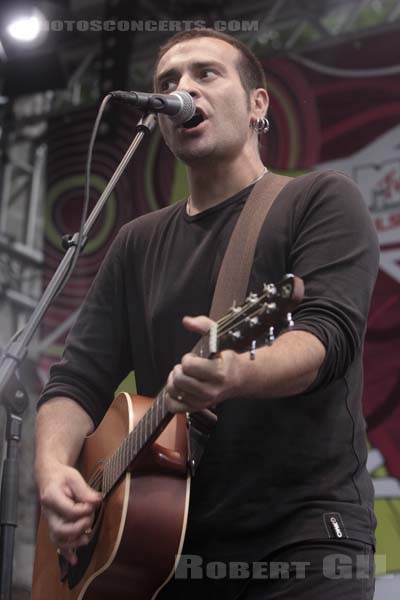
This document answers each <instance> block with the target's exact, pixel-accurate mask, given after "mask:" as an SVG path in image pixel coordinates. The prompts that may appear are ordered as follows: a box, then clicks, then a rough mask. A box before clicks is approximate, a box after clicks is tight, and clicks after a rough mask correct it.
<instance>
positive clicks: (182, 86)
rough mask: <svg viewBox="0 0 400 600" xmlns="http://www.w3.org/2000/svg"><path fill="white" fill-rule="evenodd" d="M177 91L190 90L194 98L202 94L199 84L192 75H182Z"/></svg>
mask: <svg viewBox="0 0 400 600" xmlns="http://www.w3.org/2000/svg"><path fill="white" fill-rule="evenodd" d="M175 91H176V92H188V93H189V94H190V95H191V96H192V98H198V97H199V96H200V92H199V89H198V86H197V85H196V82H195V81H194V80H193V78H192V77H191V76H190V75H182V77H181V78H180V80H179V83H178V85H177V88H176V90H175Z"/></svg>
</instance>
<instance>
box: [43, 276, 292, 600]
mask: <svg viewBox="0 0 400 600" xmlns="http://www.w3.org/2000/svg"><path fill="white" fill-rule="evenodd" d="M303 294H304V286H303V282H302V280H301V279H299V278H297V277H294V276H293V275H286V276H285V277H284V279H282V281H280V282H279V283H277V284H266V285H264V287H263V292H262V294H261V295H260V296H258V295H256V294H250V295H249V296H248V298H247V299H246V301H245V302H244V304H242V305H241V306H233V307H232V308H231V310H230V311H229V312H228V314H226V315H225V316H224V317H223V318H221V319H219V320H218V321H217V322H216V323H215V324H214V325H213V327H212V328H211V330H210V332H209V333H208V334H207V335H205V336H203V338H202V339H201V344H200V346H198V348H199V350H198V354H199V356H204V357H206V358H210V359H212V358H213V356H215V354H216V353H218V352H221V351H222V350H225V349H233V350H236V351H244V350H246V349H247V348H249V347H250V348H252V350H251V352H252V351H254V340H256V339H257V338H259V337H260V336H261V335H264V334H265V332H268V333H267V336H268V338H269V341H271V338H272V329H273V328H274V327H275V326H277V325H278V324H280V325H281V326H282V327H284V326H285V325H284V324H283V321H284V320H286V324H287V325H290V324H291V323H293V322H292V317H291V311H292V309H293V308H294V307H295V306H296V305H297V304H298V303H299V302H300V301H301V300H302V298H303ZM164 394H165V388H163V389H162V390H161V392H160V393H159V394H158V396H157V397H156V398H155V399H153V398H146V397H143V396H136V395H130V394H128V393H121V394H119V395H118V396H117V397H116V398H115V399H114V401H113V403H112V404H111V406H110V408H109V410H108V411H107V413H106V415H105V417H104V419H103V420H102V422H101V423H100V425H99V426H98V428H97V429H96V431H95V432H94V433H92V434H91V435H90V436H88V437H87V438H86V440H85V443H84V445H83V448H82V452H81V454H80V458H79V461H78V464H77V465H76V466H77V468H78V469H79V471H80V472H81V474H82V475H83V477H84V478H85V480H86V481H87V482H88V483H89V485H90V486H92V487H93V488H94V489H96V490H98V491H100V492H101V493H102V495H103V502H102V504H101V507H100V508H99V509H98V511H97V514H96V516H95V521H94V523H93V526H92V533H91V539H90V542H89V544H88V545H86V546H82V547H79V548H78V549H77V558H78V563H77V565H75V566H71V565H70V564H69V563H68V562H67V561H66V560H65V559H64V558H63V557H61V556H59V555H58V554H57V551H56V548H55V547H54V545H53V544H52V543H51V541H50V539H49V534H48V529H47V523H46V520H45V518H44V517H43V515H42V516H41V517H40V521H39V527H38V535H37V544H36V553H35V563H34V572H33V584H32V596H31V598H32V600H110V599H114V598H115V600H128V599H129V600H152V599H154V598H156V597H157V595H158V593H159V592H160V590H161V589H162V588H163V587H164V586H165V585H166V583H167V582H168V581H169V580H170V579H171V578H172V577H173V575H174V571H175V566H176V564H177V562H178V560H179V556H180V553H181V550H182V546H183V541H184V537H185V531H186V523H187V516H188V509H189V493H190V478H191V475H190V468H189V465H188V435H189V431H190V415H188V414H186V415H184V414H180V415H173V414H172V413H170V412H169V411H167V409H166V406H165V399H164ZM207 412H208V413H211V411H207ZM211 414H212V416H213V418H214V419H215V420H216V415H215V414H214V413H213V412H212V413H211Z"/></svg>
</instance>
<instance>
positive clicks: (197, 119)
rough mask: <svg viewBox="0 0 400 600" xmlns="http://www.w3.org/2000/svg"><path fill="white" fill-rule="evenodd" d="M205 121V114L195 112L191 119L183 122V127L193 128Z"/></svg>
mask: <svg viewBox="0 0 400 600" xmlns="http://www.w3.org/2000/svg"><path fill="white" fill-rule="evenodd" d="M203 121H204V117H203V115H202V114H200V113H195V114H194V115H193V117H192V118H191V119H189V121H186V123H183V125H182V127H184V128H185V129H193V128H194V127H197V125H200V123H202V122H203Z"/></svg>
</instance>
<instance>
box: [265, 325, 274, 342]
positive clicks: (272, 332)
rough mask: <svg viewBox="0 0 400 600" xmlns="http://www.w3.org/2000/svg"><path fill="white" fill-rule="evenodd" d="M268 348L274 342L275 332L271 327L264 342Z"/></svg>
mask: <svg viewBox="0 0 400 600" xmlns="http://www.w3.org/2000/svg"><path fill="white" fill-rule="evenodd" d="M265 341H266V343H267V344H268V346H271V344H272V342H274V341H275V330H274V328H273V327H270V328H269V332H268V337H267V339H266V340H265Z"/></svg>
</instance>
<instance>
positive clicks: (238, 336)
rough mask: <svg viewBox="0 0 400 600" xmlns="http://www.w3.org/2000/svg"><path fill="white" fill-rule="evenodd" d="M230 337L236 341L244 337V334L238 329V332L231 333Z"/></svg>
mask: <svg viewBox="0 0 400 600" xmlns="http://www.w3.org/2000/svg"><path fill="white" fill-rule="evenodd" d="M229 335H230V337H231V338H233V339H234V340H240V338H241V337H242V334H241V333H240V331H239V329H236V331H232V330H231V331H230V332H229Z"/></svg>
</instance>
